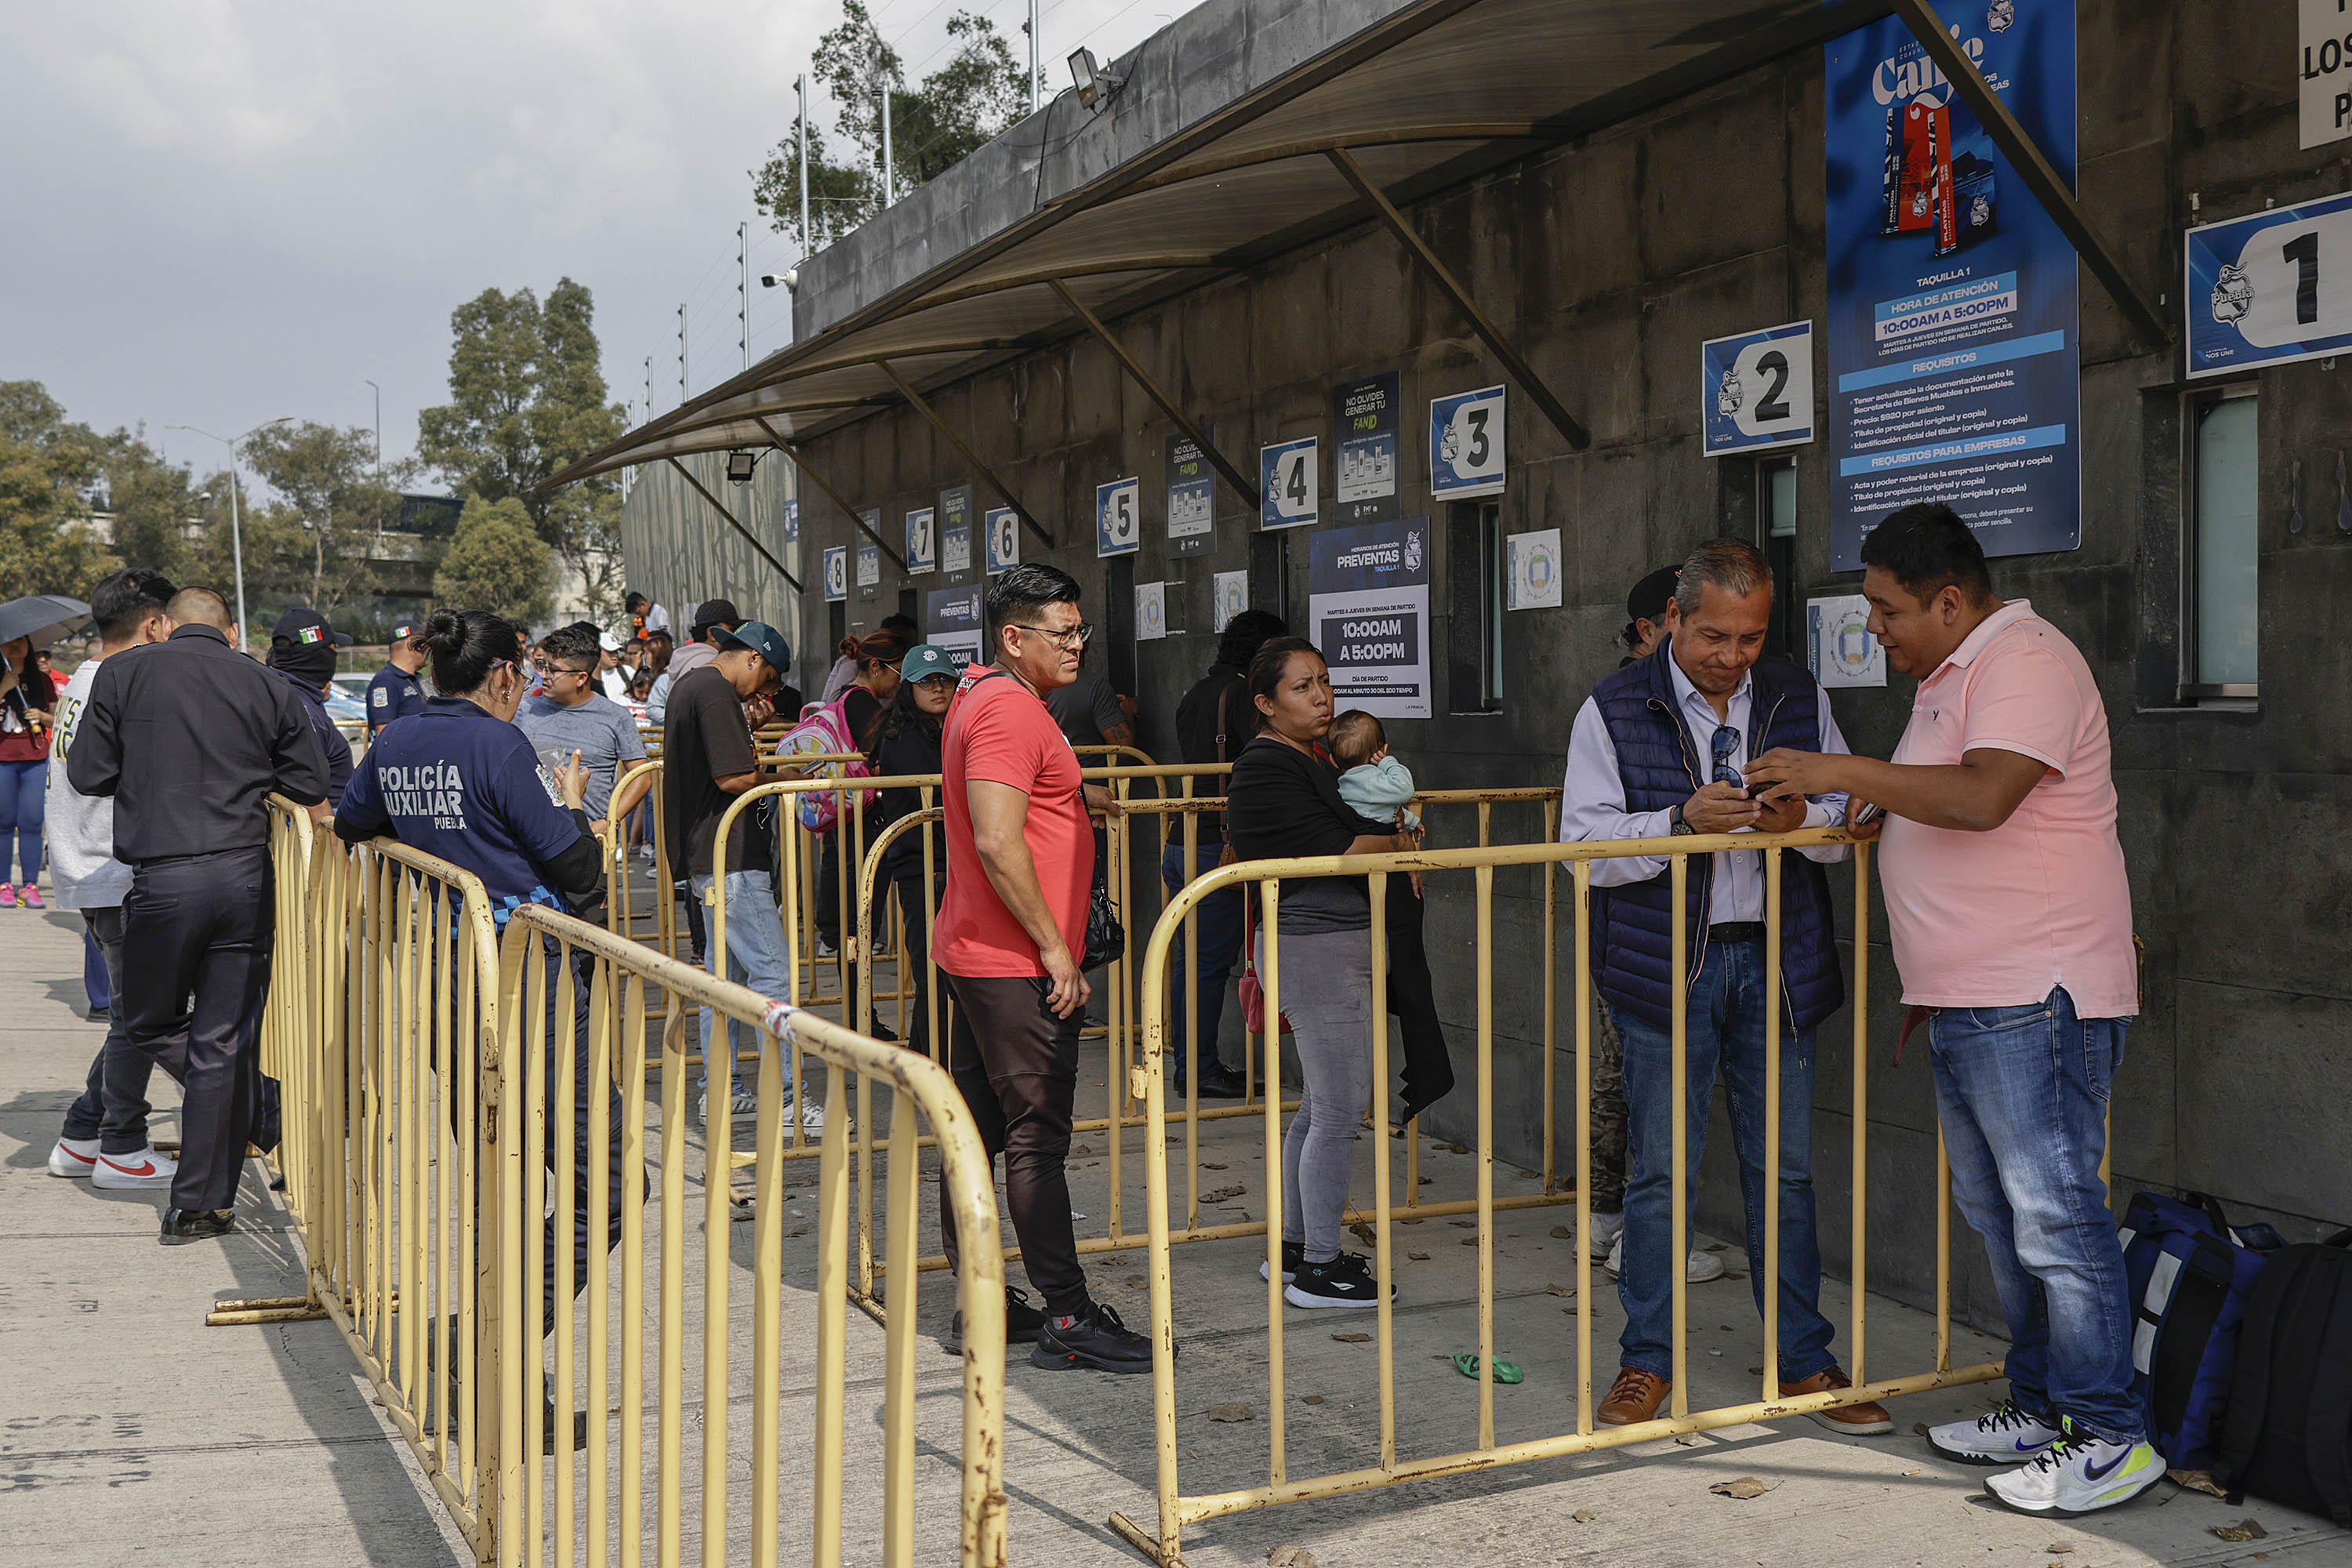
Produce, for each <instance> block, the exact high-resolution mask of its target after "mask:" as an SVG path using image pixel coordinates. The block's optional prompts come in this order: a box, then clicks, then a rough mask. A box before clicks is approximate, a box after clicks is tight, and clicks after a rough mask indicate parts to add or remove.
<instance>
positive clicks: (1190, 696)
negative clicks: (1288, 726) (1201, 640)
mask: <svg viewBox="0 0 2352 1568" xmlns="http://www.w3.org/2000/svg"><path fill="white" fill-rule="evenodd" d="M1220 700H1223V708H1224V723H1223V728H1222V729H1220V728H1219V726H1218V718H1217V714H1218V704H1219V701H1220ZM1257 717H1258V716H1257V704H1255V703H1254V702H1252V701H1251V700H1250V694H1249V683H1248V682H1247V681H1246V680H1244V679H1243V678H1242V672H1241V671H1240V670H1238V669H1235V668H1234V667H1233V666H1232V665H1230V664H1213V665H1211V666H1209V673H1208V674H1206V675H1204V676H1202V677H1201V679H1199V680H1197V681H1195V682H1194V683H1193V686H1192V690H1190V691H1187V692H1186V693H1184V698H1183V700H1181V702H1179V703H1177V704H1176V745H1177V749H1178V750H1179V751H1181V752H1182V753H1183V757H1184V760H1185V761H1186V762H1188V763H1231V762H1238V761H1239V760H1240V758H1241V754H1242V748H1243V747H1244V746H1246V745H1248V744H1249V742H1250V738H1251V737H1252V736H1254V735H1255V734H1256V733H1257ZM1221 736H1222V737H1223V746H1222V752H1223V754H1222V755H1221V754H1220V750H1221V748H1220V745H1219V738H1220V737H1221ZM1192 793H1193V794H1194V795H1222V794H1223V793H1224V784H1223V780H1222V779H1219V778H1217V777H1216V776H1214V775H1211V776H1210V777H1207V778H1197V779H1194V780H1193V781H1192ZM1223 838H1224V818H1223V817H1222V816H1217V815H1215V814H1213V813H1210V814H1206V815H1203V816H1202V818H1201V842H1202V843H1203V844H1217V843H1221V842H1223Z"/></svg>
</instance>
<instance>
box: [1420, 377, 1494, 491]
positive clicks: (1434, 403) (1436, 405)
mask: <svg viewBox="0 0 2352 1568" xmlns="http://www.w3.org/2000/svg"><path fill="white" fill-rule="evenodd" d="M1429 493H1430V494H1431V495H1432V496H1433V497H1434V498H1436V499H1437V500H1466V499H1467V498H1469V497H1471V496H1498V495H1501V494H1502V493H1503V389H1502V388H1501V387H1499V386H1487V387H1481V388H1480V389H1479V390H1478V391H1476V392H1457V393H1455V394H1454V395H1453V396H1451V397H1437V398H1432V399H1431V400H1430V404H1429Z"/></svg>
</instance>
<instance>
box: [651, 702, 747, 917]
mask: <svg viewBox="0 0 2352 1568" xmlns="http://www.w3.org/2000/svg"><path fill="white" fill-rule="evenodd" d="M758 765H759V753H758V752H757V751H756V750H755V749H754V747H753V745H752V743H751V725H750V724H748V723H746V722H745V721H744V719H743V700H742V699H741V698H740V697H738V696H736V695H735V685H734V682H732V681H730V680H729V679H727V677H726V676H724V675H722V674H720V673H719V669H718V668H717V667H716V666H713V665H708V664H706V665H702V666H699V667H698V668H694V669H690V670H688V671H687V672H686V674H685V676H684V677H682V678H681V679H679V680H678V681H677V684H675V685H674V686H672V687H671V688H670V693H669V706H668V708H667V710H666V717H665V720H664V722H663V724H662V794H663V795H664V797H665V798H666V800H667V804H668V807H669V820H668V822H667V824H666V825H665V826H667V831H668V833H669V841H670V842H671V843H672V844H683V845H685V846H686V869H687V874H688V876H690V877H708V876H709V875H711V868H710V866H711V840H712V838H714V837H716V836H717V834H718V831H719V817H720V816H724V815H725V814H726V811H727V808H728V807H729V806H730V805H733V804H734V803H735V797H734V796H733V795H729V794H728V793H727V792H726V791H725V790H722V789H720V788H719V784H718V782H717V781H719V779H723V778H729V777H731V776H732V775H734V774H736V773H751V772H752V771H753V770H754V769H755V768H756V767H758ZM753 816H754V814H753V813H752V812H751V811H749V810H746V811H744V812H743V813H741V814H740V816H737V817H736V819H735V829H734V832H733V833H732V834H731V835H730V838H729V841H728V846H727V869H729V870H730V871H765V870H768V869H770V868H771V867H772V858H771V857H770V855H769V852H768V835H767V834H766V833H764V832H762V831H761V828H760V826H759V825H758V824H757V823H756V822H754V821H753V820H752V818H753Z"/></svg>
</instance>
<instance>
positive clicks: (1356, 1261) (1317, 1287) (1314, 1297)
mask: <svg viewBox="0 0 2352 1568" xmlns="http://www.w3.org/2000/svg"><path fill="white" fill-rule="evenodd" d="M1282 1299H1283V1300H1286V1301H1287V1302H1289V1303H1290V1304H1291V1305H1292V1306H1294V1307H1370V1306H1376V1305H1378V1304H1379V1302H1380V1299H1381V1298H1380V1290H1379V1288H1378V1287H1377V1286H1375V1285H1374V1284H1373V1283H1372V1266H1371V1263H1370V1260H1369V1259H1368V1258H1365V1257H1364V1256H1363V1255H1362V1254H1361V1253H1356V1252H1343V1253H1341V1254H1339V1257H1337V1258H1333V1259H1332V1260H1331V1261H1330V1262H1328V1263H1309V1262H1307V1261H1306V1260H1305V1259H1304V1258H1302V1259H1300V1260H1299V1264H1298V1273H1297V1277H1296V1278H1294V1279H1292V1280H1291V1281H1290V1283H1289V1284H1287V1285H1286V1286H1284V1287H1283V1288H1282ZM1389 1300H1391V1301H1393V1300H1396V1286H1395V1285H1393V1284H1391V1285H1390V1287H1389Z"/></svg>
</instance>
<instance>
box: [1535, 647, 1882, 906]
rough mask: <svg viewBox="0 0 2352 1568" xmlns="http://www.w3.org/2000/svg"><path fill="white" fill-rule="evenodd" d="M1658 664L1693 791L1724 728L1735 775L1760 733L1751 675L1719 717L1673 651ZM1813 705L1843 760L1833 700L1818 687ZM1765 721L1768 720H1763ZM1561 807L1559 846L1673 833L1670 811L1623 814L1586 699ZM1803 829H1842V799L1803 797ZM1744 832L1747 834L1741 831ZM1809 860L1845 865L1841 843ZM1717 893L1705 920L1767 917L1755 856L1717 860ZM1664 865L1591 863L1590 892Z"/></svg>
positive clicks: (1709, 774)
mask: <svg viewBox="0 0 2352 1568" xmlns="http://www.w3.org/2000/svg"><path fill="white" fill-rule="evenodd" d="M1657 657H1659V658H1664V660H1665V661H1666V670H1667V678H1668V679H1670V680H1671V681H1673V683H1674V689H1675V703H1676V708H1677V710H1678V711H1679V712H1680V713H1681V715H1682V721H1683V729H1684V730H1685V731H1686V732H1687V733H1688V734H1689V736H1690V743H1691V753H1692V756H1693V758H1694V760H1695V761H1696V764H1697V768H1698V774H1699V776H1698V779H1697V782H1696V784H1693V785H1692V786H1691V788H1692V791H1693V793H1696V790H1697V788H1698V785H1699V784H1706V783H1707V782H1708V781H1709V780H1710V779H1712V778H1713V776H1714V766H1715V754H1714V741H1715V731H1716V730H1717V727H1718V726H1720V725H1724V724H1728V725H1730V726H1731V727H1732V728H1733V729H1735V730H1737V731H1739V741H1738V744H1737V745H1736V746H1734V747H1733V748H1732V752H1731V755H1730V758H1729V762H1730V765H1731V766H1732V767H1733V768H1735V769H1737V768H1739V767H1741V766H1743V765H1744V764H1745V763H1748V761H1750V760H1751V758H1752V757H1753V756H1754V755H1755V753H1754V752H1753V751H1752V750H1751V748H1752V746H1753V744H1754V742H1755V740H1756V733H1755V732H1756V731H1757V729H1759V728H1760V727H1761V726H1759V725H1754V724H1751V723H1750V722H1749V720H1750V719H1751V717H1752V716H1753V715H1752V712H1751V703H1750V697H1751V694H1752V692H1753V690H1754V688H1755V679H1754V677H1753V676H1751V675H1743V676H1741V677H1740V678H1739V686H1738V689H1736V690H1734V691H1733V692H1732V694H1731V700H1730V701H1729V703H1728V704H1727V710H1726V712H1725V714H1724V716H1723V717H1721V718H1719V719H1718V718H1717V716H1716V711H1715V706H1714V704H1712V703H1710V702H1709V701H1708V700H1706V693H1705V692H1703V691H1701V690H1699V689H1698V688H1697V687H1696V686H1693V685H1692V684H1691V683H1690V678H1689V677H1688V676H1686V675H1685V674H1684V673H1683V668H1682V666H1681V665H1679V664H1677V663H1675V658H1674V654H1673V651H1672V649H1671V648H1663V649H1661V650H1660V652H1659V654H1658V655H1657ZM1813 697H1814V700H1815V701H1817V702H1818V703H1819V704H1820V705H1821V706H1820V709H1819V719H1818V722H1819V724H1820V726H1821V749H1822V751H1824V752H1839V753H1843V752H1845V751H1846V743H1845V737H1844V736H1843V735H1841V734H1839V733H1838V727H1837V719H1836V718H1835V716H1834V715H1832V713H1831V712H1830V694H1829V693H1828V692H1826V691H1824V690H1822V689H1821V688H1820V687H1819V686H1815V687H1814V688H1813ZM1765 718H1766V721H1767V722H1769V721H1770V718H1771V716H1770V715H1769V714H1768V715H1766V716H1765ZM1560 787H1561V797H1560V803H1559V837H1560V839H1561V841H1562V842H1564V843H1576V844H1590V843H1592V842H1594V841H1596V840H1599V839H1604V838H1664V837H1666V836H1667V835H1668V834H1670V833H1672V832H1673V831H1674V822H1673V818H1672V816H1671V813H1670V811H1627V810H1626V809H1625V782H1624V778H1623V775H1622V774H1621V773H1619V772H1618V770H1617V746H1616V743H1615V742H1613V741H1612V740H1611V739H1610V738H1609V726H1608V724H1607V723H1606V722H1605V721H1603V720H1602V719H1601V709H1600V707H1599V705H1598V704H1596V703H1595V702H1594V701H1593V700H1592V699H1591V698H1590V697H1588V698H1586V699H1585V700H1584V706H1583V707H1581V708H1580V709H1578V710H1577V712H1576V728H1575V731H1573V733H1572V734H1571V735H1570V738H1569V742H1568V773H1567V776H1566V777H1565V778H1564V779H1563V780H1562V781H1561V786H1560ZM1804 826H1807V827H1843V826H1845V796H1844V795H1811V796H1809V797H1807V800H1806V805H1805V821H1804ZM1742 831H1748V830H1747V829H1743V830H1742ZM1797 853H1798V854H1800V855H1802V856H1804V857H1805V858H1808V859H1811V860H1817V861H1820V862H1821V863H1822V864H1823V865H1829V864H1831V863H1832V862H1834V861H1839V860H1843V859H1844V858H1846V856H1847V848H1846V847H1845V846H1844V845H1843V844H1828V845H1819V846H1815V847H1810V848H1803V849H1800V850H1798V851H1797ZM1714 859H1715V868H1714V879H1715V880H1714V890H1713V893H1712V894H1711V895H1710V897H1709V899H1708V901H1707V921H1708V923H1709V924H1712V925H1720V924H1723V923H1724V922H1726V921H1760V920H1762V919H1763V918H1764V857H1763V855H1762V854H1761V853H1760V852H1759V851H1757V850H1753V849H1735V850H1730V851H1727V852H1726V853H1724V854H1720V855H1717V856H1716V857H1714ZM1667 865H1668V861H1667V859H1666V858H1665V857H1664V856H1649V855H1640V856H1635V855H1628V856H1622V857H1619V858H1612V859H1606V860H1595V861H1594V862H1592V885H1593V886H1594V887H1596V888H1620V887H1626V886H1629V885H1631V884H1633V883H1635V882H1646V881H1648V880H1649V879H1651V878H1653V877H1654V876H1656V875H1657V874H1658V873H1659V872H1661V871H1664V869H1665V868H1666V867H1667Z"/></svg>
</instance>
